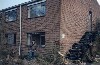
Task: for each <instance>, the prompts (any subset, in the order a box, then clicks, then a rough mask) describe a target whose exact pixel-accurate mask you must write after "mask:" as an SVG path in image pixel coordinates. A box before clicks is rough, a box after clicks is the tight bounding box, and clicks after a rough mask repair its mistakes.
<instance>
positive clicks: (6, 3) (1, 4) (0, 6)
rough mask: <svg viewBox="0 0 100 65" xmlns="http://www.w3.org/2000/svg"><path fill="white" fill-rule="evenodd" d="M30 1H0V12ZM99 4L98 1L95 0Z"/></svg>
mask: <svg viewBox="0 0 100 65" xmlns="http://www.w3.org/2000/svg"><path fill="white" fill-rule="evenodd" d="M27 1H31V0H0V10H1V9H5V8H8V7H11V6H14V5H18V4H21V3H24V2H27ZM97 1H98V2H99V4H100V0H97Z"/></svg>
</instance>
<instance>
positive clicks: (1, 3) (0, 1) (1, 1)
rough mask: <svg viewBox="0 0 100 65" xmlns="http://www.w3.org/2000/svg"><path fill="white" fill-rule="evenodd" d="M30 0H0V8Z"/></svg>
mask: <svg viewBox="0 0 100 65" xmlns="http://www.w3.org/2000/svg"><path fill="white" fill-rule="evenodd" d="M27 1H31V0H0V10H1V9H5V8H7V7H11V6H14V5H18V4H21V3H24V2H27Z"/></svg>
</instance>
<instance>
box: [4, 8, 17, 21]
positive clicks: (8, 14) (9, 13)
mask: <svg viewBox="0 0 100 65" xmlns="http://www.w3.org/2000/svg"><path fill="white" fill-rule="evenodd" d="M16 18H17V12H16V9H15V10H11V11H7V12H6V21H15V20H16Z"/></svg>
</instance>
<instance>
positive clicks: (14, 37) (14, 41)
mask: <svg viewBox="0 0 100 65" xmlns="http://www.w3.org/2000/svg"><path fill="white" fill-rule="evenodd" d="M12 34H13V35H14V36H13V43H8V35H12ZM5 37H6V44H8V45H16V33H6V34H5Z"/></svg>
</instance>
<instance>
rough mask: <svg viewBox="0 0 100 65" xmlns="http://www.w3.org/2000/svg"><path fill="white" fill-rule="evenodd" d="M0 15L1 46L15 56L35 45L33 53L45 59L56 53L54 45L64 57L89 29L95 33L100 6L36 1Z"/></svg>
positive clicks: (86, 0)
mask: <svg viewBox="0 0 100 65" xmlns="http://www.w3.org/2000/svg"><path fill="white" fill-rule="evenodd" d="M0 13H2V20H1V21H3V29H4V33H3V34H4V35H5V36H4V37H5V38H4V40H5V41H4V44H8V45H10V47H11V48H12V49H13V50H15V51H16V56H18V55H23V54H25V53H27V52H28V51H30V47H31V46H32V45H33V44H36V50H37V51H38V52H39V53H41V54H43V55H44V57H45V55H46V54H53V53H54V52H55V51H53V50H54V48H55V45H56V44H58V45H59V49H58V50H57V51H58V53H60V54H62V55H65V54H66V53H67V52H68V50H69V49H70V48H71V47H72V45H73V44H74V43H78V42H79V40H80V39H81V37H82V36H83V35H84V33H85V32H86V31H89V30H90V29H91V26H92V30H95V26H96V20H97V19H98V18H100V6H99V4H98V3H97V1H96V0H36V1H29V2H25V3H22V4H19V5H16V6H12V7H9V8H6V9H3V10H1V11H0ZM91 15H92V16H91ZM91 18H92V19H91ZM91 21H92V23H91ZM32 49H34V48H32Z"/></svg>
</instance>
